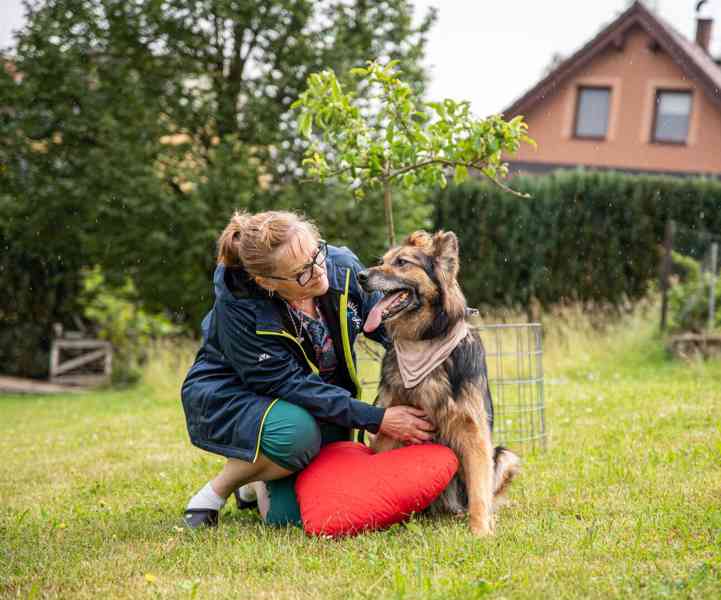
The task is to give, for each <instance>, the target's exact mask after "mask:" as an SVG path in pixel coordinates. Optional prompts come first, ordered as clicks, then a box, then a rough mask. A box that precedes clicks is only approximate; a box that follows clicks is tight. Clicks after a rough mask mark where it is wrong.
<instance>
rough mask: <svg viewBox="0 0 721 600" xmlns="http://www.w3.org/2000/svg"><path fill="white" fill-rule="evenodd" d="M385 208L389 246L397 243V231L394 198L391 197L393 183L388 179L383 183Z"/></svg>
mask: <svg viewBox="0 0 721 600" xmlns="http://www.w3.org/2000/svg"><path fill="white" fill-rule="evenodd" d="M383 209H384V210H385V214H386V228H387V229H388V247H389V248H391V247H393V246H395V245H396V233H395V228H394V227H393V199H392V198H391V184H390V182H389V181H386V182H385V183H384V184H383Z"/></svg>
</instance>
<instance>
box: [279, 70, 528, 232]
mask: <svg viewBox="0 0 721 600" xmlns="http://www.w3.org/2000/svg"><path fill="white" fill-rule="evenodd" d="M398 62H399V61H390V62H389V63H388V64H386V65H381V64H379V63H377V62H373V61H371V62H368V66H367V67H366V68H363V67H357V68H354V69H352V70H351V75H354V76H356V77H358V78H360V80H361V82H362V84H363V86H362V87H363V88H364V89H366V90H367V96H366V98H365V99H364V101H359V100H358V98H357V96H356V95H355V94H354V93H352V92H350V93H346V92H344V91H343V88H342V85H341V84H340V82H339V81H338V79H337V78H336V75H335V73H334V72H333V71H331V70H325V71H323V72H320V73H313V74H311V75H310V76H309V77H308V88H307V90H306V91H304V92H303V93H302V94H301V96H300V98H299V99H298V100H297V101H296V102H295V103H294V104H293V107H294V108H297V109H299V116H298V130H299V132H300V133H301V135H303V136H304V137H305V138H308V139H310V140H311V143H310V145H309V147H308V150H307V151H306V158H305V160H304V161H303V164H304V165H305V166H306V167H307V168H308V172H309V174H310V175H311V177H315V178H317V179H318V180H320V181H324V180H325V179H327V178H329V177H338V178H339V179H340V181H342V182H344V183H347V184H350V185H351V186H352V187H354V189H355V193H356V194H357V195H358V196H359V197H362V196H363V195H364V193H365V192H364V188H371V189H373V188H376V189H377V188H380V189H382V190H383V206H384V212H385V218H386V226H387V230H388V243H389V244H390V245H391V246H392V245H394V244H395V228H394V224H393V207H392V195H391V188H392V186H393V185H394V183H396V182H398V183H400V184H401V185H402V186H403V187H404V188H406V189H413V188H415V187H417V186H423V187H426V188H430V187H434V186H436V185H440V186H441V187H445V186H446V174H447V172H448V171H451V172H453V179H454V181H455V183H461V182H463V181H464V180H465V179H466V178H467V177H468V175H469V169H473V170H476V171H478V172H480V173H482V174H483V175H485V176H486V177H487V178H488V179H490V180H491V181H493V182H494V183H495V184H496V185H498V186H500V187H503V188H504V189H508V188H506V187H505V185H504V184H503V183H501V181H500V180H499V178H501V177H506V176H507V175H508V166H507V165H506V164H505V163H504V162H503V153H504V152H510V153H513V152H515V151H516V150H518V147H519V146H520V144H521V142H527V143H531V144H534V142H533V140H531V139H530V138H529V137H528V136H527V135H526V132H527V126H526V124H525V123H524V122H523V117H521V116H518V117H515V118H514V119H512V120H511V121H510V122H506V121H504V120H503V119H502V118H501V117H500V116H498V115H494V116H491V117H488V118H487V119H476V118H474V117H473V116H472V115H471V112H470V105H469V103H468V102H455V101H453V100H449V99H446V100H444V101H443V102H423V101H422V100H421V98H420V96H419V95H418V94H416V93H415V92H414V91H413V89H412V87H411V86H410V85H409V84H407V83H405V82H403V81H401V80H400V79H399V77H398V74H397V72H396V66H397V64H398ZM314 126H315V130H317V131H318V132H319V135H317V136H315V137H314ZM508 191H511V190H508ZM518 195H521V194H518Z"/></svg>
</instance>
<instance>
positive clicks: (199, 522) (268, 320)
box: [182, 211, 433, 528]
mask: <svg viewBox="0 0 721 600" xmlns="http://www.w3.org/2000/svg"><path fill="white" fill-rule="evenodd" d="M362 269H363V267H362V265H361V264H360V263H359V262H358V259H357V258H356V257H355V255H354V254H353V253H352V252H350V251H349V250H348V249H347V248H336V247H333V246H329V245H327V244H326V243H325V242H324V241H322V240H321V239H320V236H319V234H318V231H317V229H316V227H315V226H314V225H313V224H312V223H311V222H310V221H308V220H306V219H303V218H302V217H300V216H299V215H297V214H295V213H291V212H279V211H270V212H264V213H259V214H256V215H248V214H244V213H236V214H235V215H234V216H233V218H232V219H231V221H230V223H229V224H228V226H227V227H226V228H225V230H224V231H223V233H222V235H221V236H220V239H219V243H218V266H217V268H216V270H215V275H214V288H215V303H214V305H213V308H212V310H211V311H210V312H209V313H208V315H207V316H206V317H205V319H203V324H202V329H203V344H202V347H201V348H200V351H199V352H198V355H197V357H196V359H195V363H194V364H193V366H192V367H191V369H190V371H189V372H188V375H187V377H186V379H185V382H184V383H183V389H182V399H183V408H184V409H185V416H186V420H187V425H188V432H189V434H190V439H191V441H192V443H193V444H195V445H196V446H198V447H200V448H202V449H204V450H207V451H209V452H214V453H216V454H220V455H222V456H225V457H227V459H228V460H227V462H226V463H225V466H224V467H223V469H222V471H221V472H220V473H219V474H218V475H217V476H216V477H215V478H214V479H212V480H211V481H209V482H208V483H207V484H206V485H205V486H204V487H203V488H202V489H201V490H200V491H199V492H198V493H197V494H195V495H194V496H193V497H192V498H191V499H190V502H189V503H188V507H187V509H186V511H185V516H184V520H185V523H186V525H187V526H188V527H191V528H196V527H202V526H214V525H216V524H217V522H218V513H219V511H220V509H221V508H222V507H223V506H224V505H225V501H226V499H227V498H228V497H229V496H230V495H231V494H232V493H233V492H235V493H236V499H237V500H238V504H239V505H241V506H243V505H245V504H246V503H248V502H254V501H256V500H257V503H258V508H259V510H260V513H261V515H262V517H263V519H264V520H265V521H266V522H267V523H271V524H276V525H283V524H287V523H294V524H297V523H299V522H300V512H299V508H298V504H297V502H296V499H295V492H294V482H295V474H296V473H297V472H298V471H299V470H301V469H303V468H304V467H305V466H307V465H308V463H309V462H310V461H311V460H312V459H313V457H314V456H315V455H316V454H317V453H318V451H319V450H320V448H321V446H323V445H324V444H327V443H330V442H334V441H340V440H349V439H351V434H352V430H353V429H354V428H357V429H365V430H368V431H370V432H372V433H377V432H378V431H382V432H383V433H385V434H387V435H389V436H391V437H393V438H395V439H398V440H401V441H404V442H407V443H422V442H425V441H428V440H430V439H431V437H432V434H433V432H432V426H431V425H430V423H429V422H428V421H427V420H425V415H424V414H423V412H422V411H420V410H418V409H416V408H412V407H407V406H396V407H391V408H387V409H382V408H378V407H375V406H370V405H368V404H365V403H363V402H361V401H360V400H357V399H356V398H357V397H358V396H359V395H360V391H361V390H360V384H359V383H358V377H357V374H356V368H355V354H354V352H353V343H354V341H355V338H356V336H357V334H358V333H359V332H360V331H361V330H362V328H363V323H364V321H365V319H366V317H367V315H368V313H369V312H370V309H371V308H372V306H373V305H374V304H375V302H377V301H378V300H379V299H380V295H368V294H366V293H365V292H364V291H363V290H362V289H361V288H360V286H359V285H358V283H357V281H356V274H357V273H358V272H359V271H361V270H362ZM371 337H373V338H374V339H376V341H379V342H381V343H383V344H384V345H387V344H388V341H387V339H386V338H385V334H384V332H383V328H379V329H378V330H376V332H374V334H373V335H372V336H371ZM265 482H267V485H266V483H265ZM239 488H240V489H239Z"/></svg>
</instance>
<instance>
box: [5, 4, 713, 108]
mask: <svg viewBox="0 0 721 600" xmlns="http://www.w3.org/2000/svg"><path fill="white" fill-rule="evenodd" d="M696 2H697V0H647V2H646V5H647V6H650V7H651V8H653V9H655V10H656V12H658V13H660V14H661V16H662V17H664V18H665V19H666V20H667V21H668V22H670V23H671V24H672V25H673V26H674V27H676V29H678V30H679V31H680V32H681V33H682V34H684V35H685V36H686V37H688V38H691V39H693V38H694V35H695V6H696ZM413 4H414V6H415V10H416V15H417V16H418V18H420V15H422V14H425V12H427V10H428V8H429V7H431V6H435V7H436V8H438V9H439V13H438V20H437V22H436V24H435V26H434V28H433V30H432V31H431V33H430V36H429V43H428V47H427V57H426V65H427V66H428V67H429V69H430V73H431V84H430V87H429V90H428V96H429V99H431V100H440V99H442V98H453V99H454V100H470V102H471V108H472V110H473V112H474V113H475V114H476V115H477V116H481V117H483V116H487V115H489V114H491V113H495V112H500V111H502V110H503V109H504V108H506V107H507V106H509V105H510V104H511V103H512V102H513V100H515V99H516V98H518V97H519V96H520V95H521V94H523V92H525V91H526V90H527V89H529V88H530V87H531V86H533V85H534V84H535V83H536V82H537V81H538V80H539V79H540V77H541V74H542V73H543V70H544V68H545V67H546V65H548V64H549V62H550V60H551V57H552V56H553V55H554V53H560V54H561V55H563V56H569V55H571V54H573V52H575V51H576V50H578V49H579V48H580V47H581V46H583V45H584V44H585V43H586V42H588V41H589V40H590V39H591V38H592V37H593V36H594V35H595V34H596V33H598V32H599V31H600V30H601V28H602V27H603V26H605V25H606V24H608V23H609V22H610V21H612V20H613V19H614V18H615V17H616V16H617V15H618V14H619V13H620V12H622V11H623V10H625V8H626V7H627V6H628V5H629V0H593V1H591V0H585V1H579V0H544V1H540V0H415V1H414V2H413ZM702 16H704V17H712V18H713V19H714V29H713V32H712V46H711V49H712V54H713V55H714V56H718V55H721V0H707V2H706V4H705V5H704V7H703V8H702ZM22 23H23V10H22V2H21V0H0V48H5V47H7V46H10V45H12V31H13V30H15V29H17V28H19V27H21V26H22Z"/></svg>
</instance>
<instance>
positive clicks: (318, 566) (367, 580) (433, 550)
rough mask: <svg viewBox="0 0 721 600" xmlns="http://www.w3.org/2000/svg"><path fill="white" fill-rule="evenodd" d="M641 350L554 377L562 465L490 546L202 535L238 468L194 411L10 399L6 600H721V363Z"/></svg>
mask: <svg viewBox="0 0 721 600" xmlns="http://www.w3.org/2000/svg"><path fill="white" fill-rule="evenodd" d="M629 339H630V340H631V341H628V340H629ZM624 340H626V341H625V342H624V343H623V344H620V343H619V344H616V345H615V346H614V344H607V345H606V346H604V347H606V348H612V350H606V351H604V352H601V353H596V355H593V356H591V357H590V358H589V354H588V348H571V349H570V350H569V355H568V356H567V357H566V358H567V359H569V358H570V359H571V360H566V361H565V364H567V365H568V364H570V365H572V366H570V367H569V366H566V367H565V368H564V369H563V370H562V371H558V372H547V375H548V376H549V379H553V382H554V383H553V384H549V385H547V387H546V405H547V423H548V428H549V431H550V439H549V444H548V449H547V451H546V452H545V453H537V454H535V455H529V454H528V453H526V455H525V456H524V472H523V475H522V477H521V478H520V479H519V480H518V481H517V483H515V484H514V486H513V487H512V490H511V498H512V503H511V504H510V506H508V507H507V508H506V509H504V511H503V512H502V513H501V516H500V521H499V524H498V529H497V535H496V536H495V537H493V538H490V539H476V538H474V537H472V536H471V535H470V534H469V531H468V528H467V524H466V523H465V522H464V521H458V520H455V519H450V518H448V519H436V520H431V519H427V518H415V519H413V520H412V521H411V522H410V523H408V524H407V525H404V526H396V527H394V528H392V529H390V530H388V531H383V532H376V533H372V534H367V535H363V536H360V537H356V538H353V539H346V540H341V541H332V540H325V539H313V538H309V537H306V536H305V535H304V533H303V532H302V531H300V530H298V529H295V528H290V529H272V528H267V527H265V526H263V525H262V524H261V523H260V522H259V518H258V516H257V513H255V512H252V511H245V512H242V513H241V512H238V511H237V510H235V508H234V506H230V505H231V504H232V502H231V503H229V507H228V508H226V510H225V512H224V513H223V515H222V522H221V527H220V528H219V529H218V530H215V531H203V532H199V533H194V532H188V531H185V530H183V529H182V528H180V527H178V525H179V521H180V515H181V513H182V510H183V508H184V506H185V503H186V501H187V499H188V497H189V496H190V495H191V494H192V493H193V492H194V491H195V490H196V489H197V488H198V487H199V486H200V485H202V484H203V483H204V482H205V481H207V480H208V478H209V477H211V476H212V475H213V474H214V473H215V472H216V471H217V469H218V468H219V467H220V465H221V460H220V459H218V458H216V457H213V456H211V455H209V454H206V453H203V452H201V451H199V450H196V449H194V448H193V447H191V446H190V444H189V442H188V439H187V434H186V431H185V424H184V420H183V414H182V410H181V407H180V403H179V400H178V398H177V394H174V393H172V391H169V390H168V388H161V389H164V390H165V391H162V392H161V391H160V390H159V388H158V387H154V388H153V387H151V386H148V385H147V384H146V385H144V386H141V387H138V388H134V389H132V390H129V391H107V392H100V393H89V394H81V395H68V396H53V397H20V396H12V397H11V396H0V457H1V460H0V500H1V502H0V597H3V598H5V597H7V598H16V597H17V598H79V599H80V598H145V597H148V598H156V597H159V598H165V597H168V598H241V599H247V598H324V599H325V598H329V599H332V598H338V599H341V598H343V599H345V598H438V599H452V598H458V599H472V598H507V599H511V598H519V599H526V598H604V599H605V598H704V599H707V598H721V432H720V430H719V427H720V424H721V361H719V360H716V361H713V362H708V363H701V362H699V363H692V364H681V363H675V362H672V361H670V360H669V359H668V358H667V357H666V356H665V353H664V351H663V349H662V348H661V345H660V343H659V341H658V340H656V339H654V338H653V336H652V333H651V328H650V327H649V328H646V329H645V330H644V331H642V332H640V333H639V334H638V335H636V336H635V337H634V336H632V337H630V338H629V336H625V337H624ZM575 356H578V360H577V361H575V360H574V359H575ZM551 366H552V365H551ZM549 371H552V369H549ZM170 390H172V388H170Z"/></svg>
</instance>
